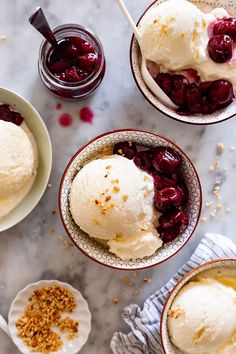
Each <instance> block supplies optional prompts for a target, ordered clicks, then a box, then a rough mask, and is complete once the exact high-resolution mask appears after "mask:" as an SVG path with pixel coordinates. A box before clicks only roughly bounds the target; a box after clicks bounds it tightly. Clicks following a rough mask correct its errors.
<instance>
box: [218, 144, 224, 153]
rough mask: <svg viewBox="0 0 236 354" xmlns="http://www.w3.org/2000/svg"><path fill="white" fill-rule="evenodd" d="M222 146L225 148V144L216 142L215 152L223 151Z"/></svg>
mask: <svg viewBox="0 0 236 354" xmlns="http://www.w3.org/2000/svg"><path fill="white" fill-rule="evenodd" d="M224 148H225V146H224V144H223V143H218V144H217V153H218V154H222V152H223V151H224Z"/></svg>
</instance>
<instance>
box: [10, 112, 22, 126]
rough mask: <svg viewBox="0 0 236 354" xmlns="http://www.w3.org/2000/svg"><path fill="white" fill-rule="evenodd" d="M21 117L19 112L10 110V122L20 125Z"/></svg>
mask: <svg viewBox="0 0 236 354" xmlns="http://www.w3.org/2000/svg"><path fill="white" fill-rule="evenodd" d="M23 120H24V119H23V117H22V116H21V114H20V113H18V112H14V111H12V112H11V121H12V123H14V124H16V125H21V124H22V123H23Z"/></svg>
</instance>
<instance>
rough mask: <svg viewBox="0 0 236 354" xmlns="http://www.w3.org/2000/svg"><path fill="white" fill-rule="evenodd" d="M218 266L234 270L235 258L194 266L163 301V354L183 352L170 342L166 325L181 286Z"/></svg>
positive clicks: (235, 267)
mask: <svg viewBox="0 0 236 354" xmlns="http://www.w3.org/2000/svg"><path fill="white" fill-rule="evenodd" d="M219 267H229V268H234V269H235V271H236V259H217V260H214V261H210V262H207V263H203V264H202V265H200V266H199V267H196V268H195V269H193V270H192V271H191V272H189V273H187V274H186V275H185V276H183V278H181V279H180V280H179V281H178V283H177V284H176V285H175V287H174V288H173V290H172V291H171V293H170V295H169V296H168V298H167V300H166V302H165V306H164V308H163V311H162V316H161V324H160V334H161V343H162V348H163V350H164V353H165V354H183V352H182V351H180V350H179V349H178V348H176V346H175V345H174V344H173V343H172V342H171V340H170V337H169V333H168V326H167V320H168V313H169V310H170V308H171V305H172V303H173V301H174V299H175V297H176V295H177V294H178V293H179V291H180V290H181V289H182V287H183V286H184V285H185V284H186V283H187V282H189V281H190V280H191V279H192V278H193V277H195V276H196V275H197V274H200V273H201V272H204V271H206V270H210V269H215V268H219Z"/></svg>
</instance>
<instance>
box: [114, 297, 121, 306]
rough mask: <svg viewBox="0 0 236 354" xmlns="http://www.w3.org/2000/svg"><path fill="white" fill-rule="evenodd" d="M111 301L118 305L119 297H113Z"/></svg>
mask: <svg viewBox="0 0 236 354" xmlns="http://www.w3.org/2000/svg"><path fill="white" fill-rule="evenodd" d="M113 303H114V304H115V305H118V304H119V303H120V299H119V297H114V299H113Z"/></svg>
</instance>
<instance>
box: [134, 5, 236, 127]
mask: <svg viewBox="0 0 236 354" xmlns="http://www.w3.org/2000/svg"><path fill="white" fill-rule="evenodd" d="M138 28H139V33H140V39H139V40H140V43H141V46H142V52H143V53H144V54H145V57H146V59H147V67H148V70H149V72H150V73H151V75H152V77H153V78H154V80H155V81H156V83H157V84H158V85H159V86H160V87H161V88H162V90H163V91H164V92H165V93H166V94H167V96H168V97H169V98H170V99H171V101H172V102H173V103H174V104H175V105H176V109H173V108H171V107H168V105H165V104H164V103H163V102H162V101H161V99H160V97H157V96H155V95H154V94H153V93H152V92H151V91H150V89H148V88H147V86H146V85H145V82H144V80H143V78H142V74H141V70H140V63H141V52H140V49H139V45H138V43H137V41H136V39H135V38H134V37H133V38H132V41H131V50H130V59H131V67H132V72H133V76H134V78H135V81H136V83H137V85H138V87H139V89H140V90H141V92H142V93H143V94H144V96H145V97H146V98H147V99H148V101H149V102H150V103H151V104H152V105H153V106H154V107H155V108H157V109H158V110H160V111H161V112H162V113H164V114H166V115H167V116H169V117H171V118H174V119H176V120H179V121H182V122H186V123H192V124H211V123H217V122H220V121H223V120H225V119H228V118H231V117H233V116H234V115H235V113H236V102H235V90H236V86H235V85H236V45H235V43H236V35H235V33H236V5H235V4H234V3H233V2H232V1H227V0H225V1H224V0H218V1H215V2H214V3H213V2H212V1H207V0H196V1H188V0H180V1H178V0H160V1H157V2H154V3H153V4H151V5H150V7H149V8H148V9H147V10H146V11H145V13H144V14H143V15H142V17H141V18H140V20H139V22H138Z"/></svg>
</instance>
